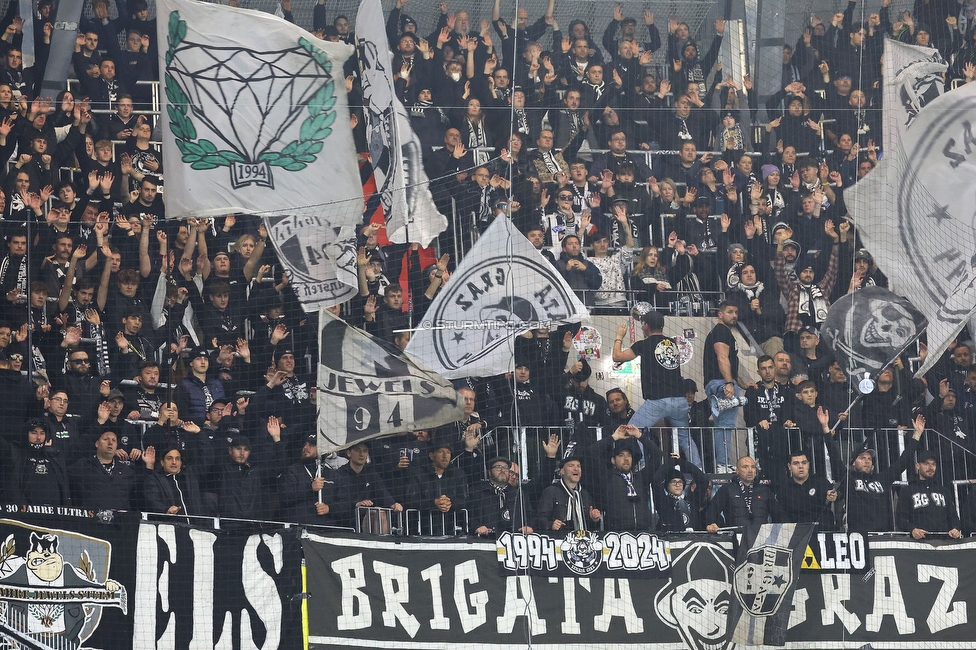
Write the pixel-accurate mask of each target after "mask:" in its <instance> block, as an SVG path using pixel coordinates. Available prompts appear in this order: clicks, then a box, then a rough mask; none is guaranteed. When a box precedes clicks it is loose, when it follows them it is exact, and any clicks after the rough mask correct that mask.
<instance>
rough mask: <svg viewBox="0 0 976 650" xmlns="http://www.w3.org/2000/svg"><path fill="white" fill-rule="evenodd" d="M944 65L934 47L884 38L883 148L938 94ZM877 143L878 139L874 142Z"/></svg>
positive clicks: (903, 131) (899, 136)
mask: <svg viewBox="0 0 976 650" xmlns="http://www.w3.org/2000/svg"><path fill="white" fill-rule="evenodd" d="M947 69H948V66H947V65H946V62H945V60H944V59H943V58H942V55H941V54H940V53H939V51H938V50H937V49H935V48H934V47H922V46H921V45H909V44H907V43H902V42H901V41H896V40H894V39H891V38H886V39H885V42H884V74H883V75H882V77H883V78H884V108H885V110H884V129H883V131H884V151H885V152H887V151H890V150H891V149H892V148H893V147H894V144H895V143H896V142H898V141H899V140H901V138H903V137H904V136H905V133H906V132H907V131H908V127H909V126H911V124H912V121H914V120H915V118H916V117H918V112H919V111H920V110H921V109H922V108H923V107H924V106H925V105H926V104H928V103H929V102H931V101H933V100H935V99H936V98H937V97H939V96H940V95H941V94H942V89H943V88H944V86H945V83H944V82H943V81H942V74H943V73H945V71H946V70H947ZM875 144H879V143H877V142H876V143H875Z"/></svg>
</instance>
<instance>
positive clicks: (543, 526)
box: [536, 481, 598, 530]
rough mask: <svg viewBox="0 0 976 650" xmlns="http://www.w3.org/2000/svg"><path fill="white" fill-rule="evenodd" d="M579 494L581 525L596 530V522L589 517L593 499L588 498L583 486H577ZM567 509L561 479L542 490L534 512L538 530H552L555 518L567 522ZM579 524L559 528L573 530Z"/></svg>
mask: <svg viewBox="0 0 976 650" xmlns="http://www.w3.org/2000/svg"><path fill="white" fill-rule="evenodd" d="M579 494H580V508H581V509H582V511H583V519H584V520H585V521H584V522H583V526H584V527H585V528H586V529H587V530H596V528H597V525H598V524H597V522H595V521H593V520H592V519H590V508H591V507H592V506H593V499H591V498H590V494H589V492H587V491H586V490H584V489H583V488H579ZM568 510H569V494H568V493H567V492H566V489H565V487H564V486H563V484H562V481H559V482H557V483H555V484H553V485H550V486H549V487H547V488H546V489H545V490H543V491H542V497H541V498H540V499H539V510H538V513H537V514H536V522H537V523H538V525H537V526H536V527H537V528H538V529H539V530H552V522H554V521H555V520H557V519H558V520H560V521H562V522H565V523H569V522H568V520H567V516H568V515H567V512H568ZM579 528H580V526H579V525H571V526H570V527H569V528H568V529H566V528H563V529H561V530H574V529H579Z"/></svg>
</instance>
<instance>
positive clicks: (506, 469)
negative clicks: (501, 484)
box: [492, 465, 512, 472]
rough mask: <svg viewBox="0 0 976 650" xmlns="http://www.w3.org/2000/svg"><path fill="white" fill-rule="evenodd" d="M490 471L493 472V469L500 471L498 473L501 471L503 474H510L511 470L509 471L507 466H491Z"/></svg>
mask: <svg viewBox="0 0 976 650" xmlns="http://www.w3.org/2000/svg"><path fill="white" fill-rule="evenodd" d="M492 469H493V470H495V469H497V470H500V471H503V472H510V471H512V470H511V469H510V468H509V467H508V466H506V465H495V466H493V467H492Z"/></svg>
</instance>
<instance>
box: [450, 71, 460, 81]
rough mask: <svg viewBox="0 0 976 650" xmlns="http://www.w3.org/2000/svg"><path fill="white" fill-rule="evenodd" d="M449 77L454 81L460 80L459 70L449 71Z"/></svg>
mask: <svg viewBox="0 0 976 650" xmlns="http://www.w3.org/2000/svg"><path fill="white" fill-rule="evenodd" d="M451 79H453V80H454V81H461V73H460V72H452V73H451Z"/></svg>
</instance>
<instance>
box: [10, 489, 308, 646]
mask: <svg viewBox="0 0 976 650" xmlns="http://www.w3.org/2000/svg"><path fill="white" fill-rule="evenodd" d="M300 531H301V529H300V528H291V529H283V528H280V527H264V528H262V527H259V526H258V525H253V526H246V527H243V526H241V525H240V524H238V528H235V529H234V530H227V531H221V530H211V529H206V528H202V527H192V526H189V525H185V524H184V525H179V524H169V523H154V522H147V521H142V519H141V515H140V514H139V513H118V512H117V513H114V515H112V516H98V515H96V513H93V512H90V511H85V510H81V509H78V508H61V507H51V506H16V505H0V647H3V648H7V647H11V648H16V647H23V648H32V649H39V650H43V649H47V648H50V649H54V650H65V649H69V648H70V649H74V648H79V647H84V648H103V649H106V650H109V649H111V650H125V649H128V648H137V649H138V650H149V649H155V650H190V648H193V649H195V650H199V649H201V648H261V650H277V649H279V648H280V649H288V650H301V649H302V648H303V647H304V633H303V629H302V626H303V623H302V602H303V598H302V546H301V543H300V542H299V539H298V536H299V534H300ZM14 644H16V645H14Z"/></svg>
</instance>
